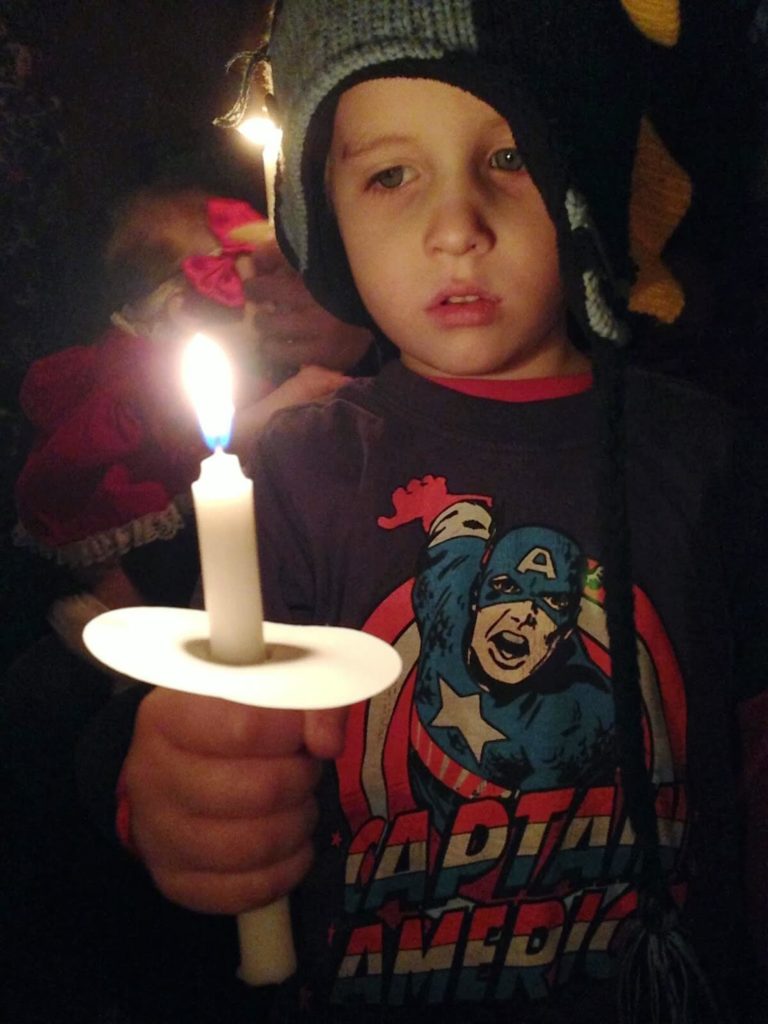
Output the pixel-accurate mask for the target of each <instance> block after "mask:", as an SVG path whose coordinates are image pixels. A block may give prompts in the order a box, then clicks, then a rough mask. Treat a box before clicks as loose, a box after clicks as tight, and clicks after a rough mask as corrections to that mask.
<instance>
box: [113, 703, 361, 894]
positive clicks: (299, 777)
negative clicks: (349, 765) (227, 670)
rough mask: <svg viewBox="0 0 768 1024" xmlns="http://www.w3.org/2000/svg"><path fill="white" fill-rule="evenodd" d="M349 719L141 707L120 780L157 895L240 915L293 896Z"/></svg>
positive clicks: (222, 708)
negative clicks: (317, 790) (323, 764)
mask: <svg viewBox="0 0 768 1024" xmlns="http://www.w3.org/2000/svg"><path fill="white" fill-rule="evenodd" d="M345 720H346V712H345V711H344V709H341V710H338V711H326V712H311V713H310V712H294V711H268V710H263V709H260V708H251V707H245V706H242V705H237V704H232V703H229V702H227V701H222V700H216V699H213V698H207V697H197V696H189V695H187V694H182V693H177V692H175V691H172V690H161V689H158V690H155V691H154V692H153V693H151V694H150V695H149V696H148V697H146V698H145V700H144V701H143V702H142V704H141V707H140V708H139V712H138V715H137V718H136V724H135V729H134V735H133V740H132V743H131V747H130V750H129V752H128V756H127V758H126V760H125V763H124V769H123V776H122V779H123V789H124V792H125V794H126V796H127V802H128V807H129V809H130V835H131V841H132V844H133V846H134V849H135V850H136V852H137V853H138V854H139V856H140V857H141V858H142V860H143V861H144V863H145V864H146V866H147V868H148V869H149V871H150V873H151V874H152V876H153V878H154V881H155V883H156V884H157V886H158V888H159V889H160V890H161V892H162V893H163V894H164V895H165V896H167V897H168V898H169V899H171V900H173V901H174V902H176V903H180V904H182V905H183V906H185V907H188V908H189V909H192V910H197V911H202V912H206V913H226V914H236V913H240V912H241V911H244V910H249V909H252V908H254V907H258V906H261V905H264V904H266V903H270V902H272V901H273V900H274V899H276V898H277V897H279V896H282V895H284V894H285V893H287V892H290V891H291V890H292V889H293V888H295V887H296V886H297V885H298V884H299V882H300V881H301V880H302V878H303V877H304V875H305V874H306V872H307V870H308V868H309V866H310V863H311V860H312V846H311V835H312V830H313V828H314V825H315V821H316V816H317V810H316V807H315V801H314V797H313V790H314V787H315V785H316V783H317V781H318V778H319V774H320V764H319V759H321V758H330V757H335V756H337V755H338V754H340V753H341V750H342V747H343V733H344V722H345Z"/></svg>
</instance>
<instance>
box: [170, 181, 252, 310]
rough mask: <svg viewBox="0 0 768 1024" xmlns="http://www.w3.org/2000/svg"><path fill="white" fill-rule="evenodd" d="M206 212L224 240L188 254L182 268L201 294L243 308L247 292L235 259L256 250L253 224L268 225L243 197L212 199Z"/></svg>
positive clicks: (220, 302)
mask: <svg viewBox="0 0 768 1024" xmlns="http://www.w3.org/2000/svg"><path fill="white" fill-rule="evenodd" d="M207 212H208V227H209V228H210V230H211V233H212V234H213V235H215V236H216V238H218V240H219V242H220V243H221V245H220V248H218V249H217V250H216V251H215V252H212V253H195V254H194V255H192V256H187V258H186V259H185V260H183V261H182V264H181V269H182V270H183V271H184V276H185V277H186V279H187V280H188V281H189V283H190V284H191V285H192V287H193V288H194V289H195V291H196V292H197V293H198V294H199V295H202V296H203V297H204V298H206V299H212V300H213V301H214V302H218V303H219V304H220V305H222V306H230V307H232V308H236V307H242V306H243V305H244V304H245V292H244V291H243V282H242V279H241V277H240V274H239V273H238V272H237V267H236V265H235V260H236V259H237V257H238V256H243V255H246V254H247V253H250V252H254V251H255V249H256V246H255V245H254V244H253V243H252V242H249V241H247V238H248V237H249V236H250V237H253V236H254V233H255V232H254V230H253V227H254V224H256V223H262V224H266V220H265V218H264V217H262V216H261V214H260V213H257V212H256V210H254V209H253V207H252V206H250V205H249V204H248V203H245V202H243V201H242V200H240V199H223V198H220V197H215V198H212V199H209V200H208V202H207Z"/></svg>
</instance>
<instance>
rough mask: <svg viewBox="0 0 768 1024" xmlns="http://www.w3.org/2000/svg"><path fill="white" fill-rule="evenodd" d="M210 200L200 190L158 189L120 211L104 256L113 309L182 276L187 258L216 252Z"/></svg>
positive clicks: (143, 192)
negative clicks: (210, 220) (208, 204)
mask: <svg viewBox="0 0 768 1024" xmlns="http://www.w3.org/2000/svg"><path fill="white" fill-rule="evenodd" d="M208 198H209V197H208V195H207V193H206V192H204V191H203V190H202V189H197V188H181V189H180V188H171V187H168V188H164V187H160V186H156V187H154V188H147V189H142V190H141V191H139V192H136V193H134V194H133V195H131V196H130V197H129V198H128V199H127V200H125V201H124V202H123V203H122V204H121V205H120V206H119V207H118V209H117V210H116V211H115V214H114V216H113V229H112V233H111V236H110V238H109V241H108V243H107V246H106V249H105V252H104V264H105V269H106V272H107V283H108V285H107V286H108V289H109V293H110V298H111V300H112V306H113V308H119V307H121V306H124V305H126V304H131V303H135V302H137V301H139V300H140V299H142V298H145V297H146V296H148V295H150V294H151V293H152V292H153V291H154V290H155V289H156V288H158V287H159V286H160V285H161V284H163V283H164V282H166V281H169V280H171V279H172V278H174V277H175V276H176V275H178V274H180V268H181V263H182V260H184V259H185V258H186V257H187V256H190V255H192V254H193V253H198V252H210V251H211V250H212V249H213V248H215V246H216V239H215V238H214V236H213V235H212V234H211V231H210V228H209V227H208V218H207V210H206V203H207V200H208Z"/></svg>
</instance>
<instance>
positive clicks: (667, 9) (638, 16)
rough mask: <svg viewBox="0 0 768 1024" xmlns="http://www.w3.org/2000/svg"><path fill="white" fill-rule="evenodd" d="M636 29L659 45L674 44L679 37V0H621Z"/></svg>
mask: <svg viewBox="0 0 768 1024" xmlns="http://www.w3.org/2000/svg"><path fill="white" fill-rule="evenodd" d="M621 6H622V7H623V8H624V10H625V11H626V12H627V14H628V15H629V17H630V20H631V21H632V24H633V25H634V26H635V28H636V29H638V31H640V32H642V34H643V35H644V36H645V37H646V38H647V39H650V40H651V42H654V43H658V44H659V45H660V46H676V45H677V41H678V39H679V38H680V0H621Z"/></svg>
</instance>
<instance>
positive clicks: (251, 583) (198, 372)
mask: <svg viewBox="0 0 768 1024" xmlns="http://www.w3.org/2000/svg"><path fill="white" fill-rule="evenodd" d="M184 371H185V379H186V384H187V390H188V391H189V393H190V396H191V398H192V401H193V404H194V406H195V409H196V411H197V414H198V418H199V419H200V425H201V428H202V430H203V434H204V435H205V438H206V441H207V442H208V444H209V446H210V447H211V448H213V454H212V455H211V456H209V457H208V458H207V459H203V462H202V464H201V466H200V478H199V479H198V480H197V481H196V482H195V483H193V484H192V498H193V501H194V505H195V519H196V522H197V536H198V544H199V547H200V568H201V571H202V577H203V596H204V600H205V610H206V611H207V613H208V620H209V623H210V627H209V628H210V633H209V637H210V645H211V655H212V657H213V658H214V660H216V661H222V662H226V663H228V664H233V665H247V664H252V663H254V662H258V661H263V660H264V635H263V612H262V602H261V582H260V579H259V561H258V555H257V551H256V520H255V516H254V507H253V482H252V481H251V480H249V479H248V477H246V476H245V475H244V474H243V471H242V469H241V467H240V461H239V459H238V458H237V456H236V455H228V454H226V453H225V452H224V450H223V449H224V446H225V445H226V444H227V443H228V442H229V435H230V432H231V426H232V415H233V405H232V376H231V370H230V367H229V363H228V361H227V358H226V356H225V355H224V353H223V351H222V350H221V348H219V346H218V345H216V344H215V343H214V342H213V341H211V340H210V338H206V337H205V336H204V335H201V334H198V335H196V336H195V337H194V338H193V340H192V341H191V342H190V345H189V346H188V348H187V350H186V352H185V365H184Z"/></svg>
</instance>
